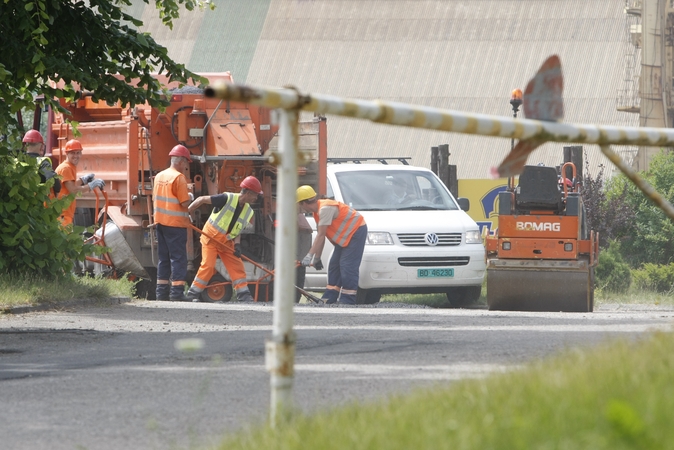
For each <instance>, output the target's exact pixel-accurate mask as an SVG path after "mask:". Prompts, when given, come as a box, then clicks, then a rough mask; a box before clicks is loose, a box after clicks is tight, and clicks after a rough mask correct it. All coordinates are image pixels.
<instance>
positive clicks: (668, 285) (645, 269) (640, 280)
mask: <svg viewBox="0 0 674 450" xmlns="http://www.w3.org/2000/svg"><path fill="white" fill-rule="evenodd" d="M632 279H633V281H634V284H635V286H636V287H638V288H641V289H647V290H651V291H655V292H659V293H663V294H664V293H670V292H672V289H673V288H674V264H666V265H662V264H652V263H646V264H644V265H643V266H642V267H641V268H640V269H635V270H633V271H632Z"/></svg>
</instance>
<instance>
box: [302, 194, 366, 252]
mask: <svg viewBox="0 0 674 450" xmlns="http://www.w3.org/2000/svg"><path fill="white" fill-rule="evenodd" d="M323 206H336V207H337V208H339V213H338V214H337V217H335V218H334V219H333V221H332V223H331V224H330V225H329V226H328V230H327V232H326V236H327V238H328V239H329V240H330V242H332V243H333V244H334V245H339V246H340V247H346V246H347V245H349V242H351V237H352V236H353V234H354V233H355V232H356V231H357V230H358V228H360V227H361V226H363V225H365V219H363V216H361V215H360V213H359V212H358V211H356V210H355V209H353V208H351V207H350V206H348V205H345V204H344V203H341V202H337V201H335V200H319V201H318V211H320V210H321V208H322V207H323ZM314 220H315V221H316V224H317V225H318V223H319V217H318V213H316V214H314Z"/></svg>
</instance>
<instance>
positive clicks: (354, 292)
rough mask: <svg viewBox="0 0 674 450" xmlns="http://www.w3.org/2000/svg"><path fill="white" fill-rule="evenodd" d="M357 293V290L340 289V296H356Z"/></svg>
mask: <svg viewBox="0 0 674 450" xmlns="http://www.w3.org/2000/svg"><path fill="white" fill-rule="evenodd" d="M357 293H358V291H357V290H351V289H342V294H345V295H356V294H357Z"/></svg>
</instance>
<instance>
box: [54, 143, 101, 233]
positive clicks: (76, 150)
mask: <svg viewBox="0 0 674 450" xmlns="http://www.w3.org/2000/svg"><path fill="white" fill-rule="evenodd" d="M65 152H66V160H65V161H63V162H62V163H61V164H59V166H58V167H57V168H56V173H57V174H58V175H60V176H61V192H59V195H58V198H63V197H65V196H66V195H69V194H75V195H78V194H79V193H80V192H89V191H93V190H94V189H96V188H99V189H103V188H104V187H105V182H104V181H103V180H101V179H100V178H94V174H93V173H90V174H87V175H84V176H83V177H80V178H78V177H77V164H79V162H80V158H81V157H82V144H81V143H80V141H78V140H77V139H71V140H69V141H68V142H66V147H65ZM75 208H77V206H76V202H75V200H73V202H72V203H71V204H70V206H69V207H68V208H67V209H65V210H63V211H62V212H61V217H59V221H60V222H61V225H62V226H64V227H67V226H69V225H70V224H72V223H73V219H74V217H75Z"/></svg>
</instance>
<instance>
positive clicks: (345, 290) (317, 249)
mask: <svg viewBox="0 0 674 450" xmlns="http://www.w3.org/2000/svg"><path fill="white" fill-rule="evenodd" d="M297 203H299V206H300V210H301V211H302V212H306V213H312V214H313V215H314V219H315V220H316V228H317V230H316V238H315V239H314V243H313V245H312V246H311V249H310V250H309V253H307V255H306V256H305V257H304V259H302V265H303V266H314V267H315V268H316V269H318V270H321V269H322V268H323V262H322V261H321V254H322V253H323V247H324V246H325V238H326V237H327V238H328V239H329V240H330V242H332V244H333V245H334V246H335V249H334V251H333V252H332V257H331V258H330V264H329V265H328V285H327V286H326V288H325V293H324V294H323V300H325V302H326V303H335V302H339V303H341V304H344V305H355V304H356V294H357V292H358V276H359V272H358V271H359V268H360V262H361V260H362V259H363V249H364V248H365V240H366V239H367V225H366V224H365V219H363V216H361V215H360V214H359V213H358V211H356V210H355V209H353V208H351V207H350V206H348V205H345V204H344V203H341V202H338V201H335V200H319V199H318V196H317V195H316V191H314V189H313V188H312V187H311V186H300V187H299V188H297ZM340 294H341V295H340Z"/></svg>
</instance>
